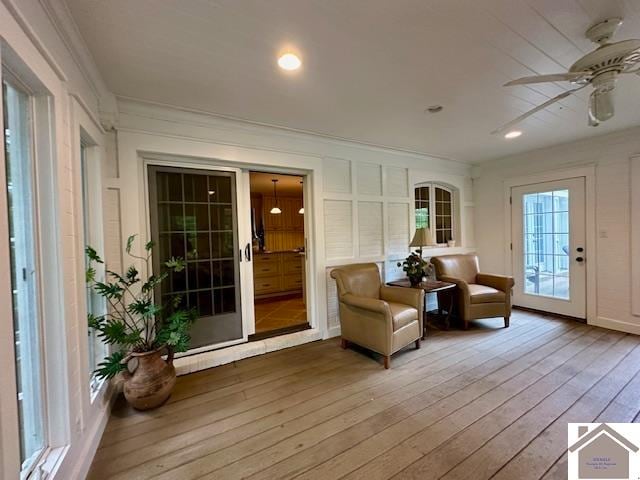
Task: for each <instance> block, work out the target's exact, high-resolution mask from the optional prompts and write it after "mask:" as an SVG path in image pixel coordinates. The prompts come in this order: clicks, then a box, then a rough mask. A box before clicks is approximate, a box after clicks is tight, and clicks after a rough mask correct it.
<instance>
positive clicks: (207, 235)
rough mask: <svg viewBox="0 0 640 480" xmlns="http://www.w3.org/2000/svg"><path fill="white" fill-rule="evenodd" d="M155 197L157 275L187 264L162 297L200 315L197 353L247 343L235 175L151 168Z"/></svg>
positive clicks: (194, 333)
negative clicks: (173, 264)
mask: <svg viewBox="0 0 640 480" xmlns="http://www.w3.org/2000/svg"><path fill="white" fill-rule="evenodd" d="M149 197H150V198H149V200H150V201H149V205H150V213H151V235H152V239H153V241H154V242H155V243H156V248H155V250H154V253H155V255H154V259H153V260H154V271H162V268H163V267H162V265H164V262H165V261H167V260H168V259H169V258H171V257H182V258H184V259H185V260H186V268H185V269H184V270H183V271H182V272H175V273H172V274H171V275H170V277H169V279H168V281H166V282H164V284H163V286H162V287H161V288H162V289H161V291H160V292H157V294H158V295H161V297H162V299H163V303H164V300H168V299H170V298H172V297H173V296H175V295H176V294H179V295H180V296H181V298H182V301H181V302H182V303H181V305H180V306H181V307H188V308H194V309H195V310H196V311H197V314H198V319H197V320H196V323H195V324H194V326H193V327H192V330H191V349H198V348H203V347H210V346H222V345H225V344H230V343H233V342H234V341H238V340H241V339H243V328H242V313H241V305H240V288H239V286H240V282H239V262H240V255H239V249H238V219H237V207H236V175H235V173H234V172H229V171H217V170H196V169H187V168H174V167H164V166H150V167H149Z"/></svg>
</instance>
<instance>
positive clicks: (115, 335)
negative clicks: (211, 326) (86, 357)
mask: <svg viewBox="0 0 640 480" xmlns="http://www.w3.org/2000/svg"><path fill="white" fill-rule="evenodd" d="M135 237H136V236H135V235H132V236H130V237H129V238H128V239H127V244H126V247H125V250H126V252H127V254H128V255H129V256H130V257H132V258H134V259H138V260H142V261H143V262H144V263H145V265H146V271H147V272H149V271H150V267H151V255H152V250H153V247H154V244H153V242H148V243H147V244H145V246H144V249H145V252H146V256H144V257H141V256H137V255H134V254H132V253H131V249H132V247H133V243H134V241H135ZM85 253H86V256H87V259H88V262H87V265H88V266H87V271H86V281H87V284H88V285H89V287H90V288H91V289H93V291H94V292H95V293H97V294H98V295H100V296H101V297H103V298H104V299H105V300H106V301H107V303H108V305H109V307H110V308H109V309H108V313H106V314H105V315H101V316H95V315H92V314H89V316H88V324H89V328H92V329H95V331H97V332H98V333H97V334H98V336H99V337H100V338H101V339H102V340H103V341H104V342H105V343H107V344H108V345H111V346H112V351H113V353H112V354H111V355H109V356H108V357H106V358H105V359H104V361H103V362H102V363H100V364H99V365H98V368H97V369H96V371H95V373H96V375H97V376H98V377H99V378H112V377H114V376H115V375H116V374H118V372H120V371H122V370H124V369H125V368H126V364H125V363H123V359H124V358H126V356H127V355H128V354H129V353H132V352H136V353H143V352H149V351H153V350H157V349H159V348H163V347H166V348H167V349H168V350H169V351H170V352H184V351H186V350H187V349H188V348H189V340H190V336H189V330H190V328H191V325H192V324H193V322H194V321H195V318H196V313H195V311H194V310H184V309H180V308H179V305H180V302H181V300H182V298H181V296H180V295H174V296H172V297H171V298H170V299H169V301H168V302H166V303H165V304H159V303H155V301H154V291H155V289H156V287H158V286H159V285H160V284H161V283H162V282H163V281H165V280H166V279H167V278H168V276H169V273H170V272H180V271H182V270H184V259H182V258H175V257H172V258H170V259H169V260H167V261H166V262H165V263H164V265H163V267H164V268H163V269H162V271H161V272H158V273H157V274H153V275H149V276H148V277H147V278H146V279H143V278H141V276H140V273H139V272H138V269H137V268H136V266H135V265H131V266H129V268H128V269H127V270H126V272H125V273H124V274H122V275H121V274H119V273H116V272H113V271H111V270H106V278H105V279H104V281H99V280H97V279H96V268H95V265H96V264H103V263H104V261H103V260H102V258H100V256H99V255H98V253H97V252H96V250H95V249H94V248H92V247H90V246H87V248H86V250H85Z"/></svg>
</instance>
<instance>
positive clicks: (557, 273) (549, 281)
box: [511, 178, 587, 318]
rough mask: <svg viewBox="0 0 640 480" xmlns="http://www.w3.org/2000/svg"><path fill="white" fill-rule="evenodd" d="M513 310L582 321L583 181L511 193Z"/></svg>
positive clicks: (513, 190)
mask: <svg viewBox="0 0 640 480" xmlns="http://www.w3.org/2000/svg"><path fill="white" fill-rule="evenodd" d="M511 211H512V227H513V231H512V249H513V271H514V277H515V287H514V299H513V303H514V304H515V305H520V306H523V307H529V308H534V309H536V310H542V311H546V312H553V313H559V314H562V315H569V316H572V317H577V318H585V316H586V268H587V267H586V259H587V251H586V245H585V187H584V178H572V179H567V180H561V181H555V182H545V183H538V184H535V185H526V186H521V187H514V188H512V190H511Z"/></svg>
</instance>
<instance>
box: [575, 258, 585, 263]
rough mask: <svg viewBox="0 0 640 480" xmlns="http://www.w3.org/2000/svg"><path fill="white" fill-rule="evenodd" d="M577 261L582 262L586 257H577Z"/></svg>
mask: <svg viewBox="0 0 640 480" xmlns="http://www.w3.org/2000/svg"><path fill="white" fill-rule="evenodd" d="M576 262H580V263H582V262H584V258H582V257H576Z"/></svg>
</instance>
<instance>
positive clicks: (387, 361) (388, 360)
mask: <svg viewBox="0 0 640 480" xmlns="http://www.w3.org/2000/svg"><path fill="white" fill-rule="evenodd" d="M390 366H391V355H385V356H384V368H385V369H386V370H389V367H390Z"/></svg>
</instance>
